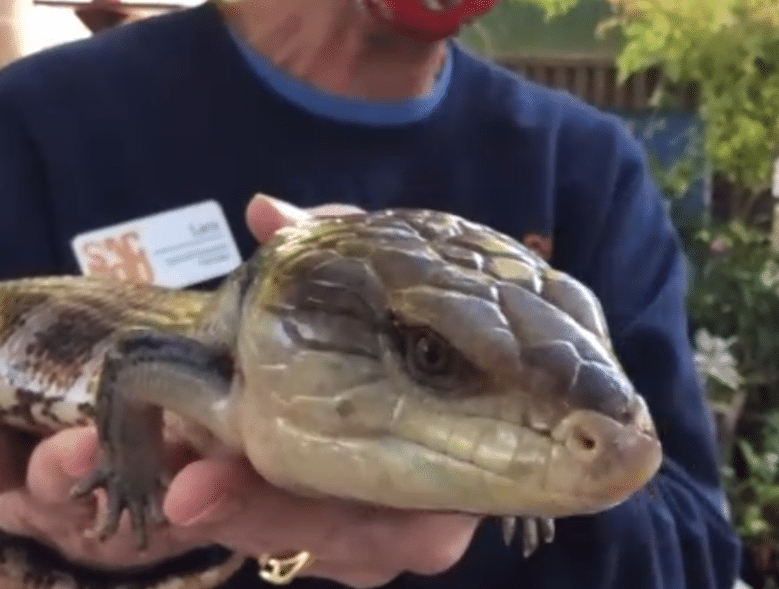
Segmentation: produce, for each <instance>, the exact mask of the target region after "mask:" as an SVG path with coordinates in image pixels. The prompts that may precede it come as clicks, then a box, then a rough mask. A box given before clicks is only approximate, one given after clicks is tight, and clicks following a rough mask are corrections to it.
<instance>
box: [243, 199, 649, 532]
mask: <svg viewBox="0 0 779 589" xmlns="http://www.w3.org/2000/svg"><path fill="white" fill-rule="evenodd" d="M264 249H265V251H264V252H263V253H262V256H263V267H264V278H263V280H261V281H259V282H258V283H257V285H256V286H254V287H253V289H252V290H251V291H250V292H249V294H248V295H247V299H246V302H245V308H244V321H243V322H242V323H243V326H244V327H242V331H241V333H240V336H239V354H240V355H241V362H240V364H241V366H243V367H244V369H243V370H244V373H243V384H242V387H241V390H240V392H239V393H238V394H239V395H240V398H241V404H240V408H241V410H240V415H241V417H240V422H241V425H240V427H241V430H242V434H241V435H242V439H243V441H244V445H245V450H246V452H247V455H248V456H249V457H250V460H251V461H252V462H253V463H254V464H255V466H256V467H257V468H258V470H259V471H260V472H262V473H263V474H264V475H265V476H266V477H267V478H268V479H269V480H270V481H271V482H274V483H277V484H279V485H281V486H284V487H286V488H291V489H297V490H300V491H303V492H308V493H317V494H319V493H321V494H327V495H336V496H341V497H345V498H351V499H357V500H362V501H368V502H371V503H379V504H384V505H390V506H395V507H402V508H416V509H435V510H456V511H465V512H473V513H482V514H492V515H534V516H543V517H561V516H565V515H572V514H582V513H591V512H596V511H600V510H602V509H606V508H608V507H611V506H613V505H615V504H617V503H619V502H621V501H623V500H624V499H626V498H627V497H628V496H630V495H631V494H632V493H633V492H635V491H636V490H638V489H640V488H641V487H643V486H644V485H645V484H646V483H647V482H648V480H649V479H650V478H651V477H652V476H653V475H654V473H655V472H656V471H657V469H658V467H659V464H660V460H661V447H660V443H659V441H658V438H657V435H656V433H655V429H654V425H653V422H652V419H651V417H650V415H649V412H648V410H647V406H646V403H645V402H644V401H643V399H642V398H641V397H640V396H639V395H638V394H637V393H636V391H635V390H634V388H633V386H632V384H631V382H630V381H629V379H628V378H627V376H626V375H625V373H624V371H623V369H622V368H621V366H620V364H619V362H618V360H617V359H616V357H615V355H614V353H613V351H612V348H611V343H610V340H609V335H608V332H607V329H606V324H605V319H604V316H603V313H602V310H601V308H600V305H599V303H598V301H597V299H596V298H595V296H594V295H593V294H592V292H591V291H589V290H588V289H587V288H586V287H584V286H583V285H582V284H580V283H579V282H577V281H576V280H574V279H573V278H571V277H569V276H568V275H566V274H563V273H561V272H558V271H556V270H554V269H552V268H551V267H550V266H549V265H548V264H547V263H546V262H545V261H543V260H542V259H541V258H539V257H538V256H536V255H535V254H534V253H532V252H531V251H530V250H528V249H527V248H525V247H524V246H522V245H521V244H519V243H517V242H516V241H514V240H512V239H510V238H509V237H507V236H505V235H502V234H500V233H497V232H495V231H492V230H490V229H488V228H486V227H483V226H480V225H476V224H473V223H470V222H467V221H465V220H463V219H461V218H459V217H455V216H452V215H448V214H443V213H433V212H429V211H413V210H398V211H383V212H378V213H373V214H369V215H364V216H354V217H343V218H326V219H317V220H311V221H306V222H304V223H302V224H299V225H296V226H293V227H290V228H287V229H284V230H282V231H281V232H280V234H279V235H278V236H277V237H276V238H275V239H274V240H273V241H272V242H271V243H269V245H268V246H266V247H265V248H264Z"/></svg>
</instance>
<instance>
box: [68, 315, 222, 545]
mask: <svg viewBox="0 0 779 589" xmlns="http://www.w3.org/2000/svg"><path fill="white" fill-rule="evenodd" d="M232 378H233V358H232V355H231V354H230V353H229V351H226V350H225V349H224V348H218V347H215V346H210V345H206V344H204V343H202V342H200V341H197V340H195V339H192V338H189V337H186V336H182V335H178V334H173V333H167V332H163V331H157V330H150V329H132V330H127V331H122V332H120V333H118V334H117V337H116V339H115V341H114V342H113V344H112V345H111V347H110V348H109V350H108V351H107V353H106V355H105V360H104V364H103V368H102V371H101V374H100V378H99V380H98V383H97V391H96V404H95V411H96V425H97V429H98V436H99V439H100V444H101V447H102V450H103V457H102V460H101V462H100V464H99V466H98V467H97V468H96V469H95V470H94V471H93V472H92V473H90V474H89V475H87V476H86V477H85V478H84V479H83V480H81V481H80V482H79V483H78V484H77V485H76V487H75V488H74V490H73V494H74V495H75V496H77V497H79V496H85V495H87V494H89V493H91V492H92V491H94V490H95V489H97V488H104V489H105V490H106V492H107V494H108V509H107V514H106V518H105V521H104V522H103V523H102V525H101V526H100V529H99V530H98V533H99V537H100V538H101V539H105V538H107V537H109V536H111V535H113V534H115V533H116V530H117V528H118V526H119V520H120V517H121V515H122V513H123V512H124V511H125V510H127V511H128V512H129V514H130V518H131V522H132V526H133V529H134V531H135V534H136V539H137V543H138V547H139V548H140V549H144V548H145V547H146V546H147V544H148V530H147V525H148V523H149V521H150V520H151V521H153V522H155V523H159V522H162V521H163V519H164V518H163V515H162V508H161V495H162V491H163V488H164V486H165V484H166V476H167V475H166V472H165V468H164V465H163V442H164V440H163V410H164V409H168V410H171V411H174V412H177V413H179V414H180V415H182V416H183V417H187V418H189V419H193V420H195V421H199V422H200V423H201V424H203V425H206V427H208V425H209V418H210V417H212V415H211V414H210V413H209V408H212V407H214V406H215V405H216V403H214V401H215V400H217V399H224V398H226V397H227V396H228V395H229V392H230V385H231V382H232Z"/></svg>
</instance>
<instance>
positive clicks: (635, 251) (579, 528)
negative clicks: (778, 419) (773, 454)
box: [527, 121, 740, 589]
mask: <svg viewBox="0 0 779 589" xmlns="http://www.w3.org/2000/svg"><path fill="white" fill-rule="evenodd" d="M599 131H600V132H599V133H598V135H597V138H596V139H595V143H599V145H594V146H593V147H594V148H595V149H593V150H592V153H594V154H597V155H593V156H589V157H581V155H580V156H579V158H578V159H579V160H580V163H577V164H574V166H581V169H580V170H578V171H575V172H574V173H573V174H572V176H575V177H580V178H590V179H591V180H590V181H589V184H587V183H583V184H581V186H583V189H582V190H581V191H580V193H579V194H578V195H574V194H573V192H574V191H573V190H572V191H571V194H570V195H569V196H568V199H567V202H564V201H558V206H560V207H568V209H569V210H568V211H560V212H559V214H560V215H563V214H564V215H565V216H566V218H567V219H568V221H567V223H569V224H570V225H569V226H568V227H567V235H569V236H571V237H570V239H569V240H568V241H569V243H568V244H565V245H566V247H565V252H564V253H561V257H562V258H565V265H566V266H569V267H570V268H571V269H572V270H573V273H574V274H577V275H578V276H579V278H581V279H582V280H583V281H584V282H585V283H587V284H589V285H590V286H591V287H592V288H593V289H594V291H595V293H596V294H597V296H598V297H599V298H600V299H601V301H602V303H603V307H604V310H605V312H606V316H607V321H608V324H609V327H610V331H611V336H612V340H613V342H614V346H615V349H616V352H617V355H618V356H619V358H620V360H621V362H622V363H623V365H624V367H625V370H626V371H627V374H628V375H629V377H630V378H631V380H632V381H633V383H634V384H635V386H636V388H637V389H638V391H639V393H640V394H642V395H643V396H644V397H645V398H646V400H647V403H648V405H649V408H650V411H651V413H652V415H653V417H654V419H655V422H656V426H657V429H658V433H659V435H660V439H661V442H662V444H663V449H664V462H663V464H662V466H661V469H660V471H659V473H658V475H657V476H656V477H655V478H654V479H653V480H652V481H651V482H650V484H649V485H648V486H647V487H646V488H645V489H644V490H642V491H640V492H638V493H636V494H635V495H634V496H632V497H631V498H630V499H629V500H628V501H627V502H625V503H624V504H622V505H620V506H618V507H616V508H614V509H611V510H609V511H607V512H604V513H601V514H599V515H595V516H590V517H576V518H568V519H565V520H562V521H560V522H559V524H558V529H559V534H558V538H557V540H556V541H555V543H554V544H553V545H551V546H549V547H548V549H547V550H544V552H543V554H539V558H538V559H537V560H533V559H531V562H530V563H528V568H529V570H528V573H529V576H530V577H531V581H530V583H529V584H528V585H527V586H528V587H529V586H533V587H565V588H569V587H570V588H572V589H573V588H574V587H614V588H617V587H631V588H632V589H671V588H673V589H683V588H688V589H692V588H696V589H714V588H715V587H716V588H721V589H732V587H733V586H734V583H735V580H736V578H737V576H738V569H739V563H740V544H739V541H738V538H737V536H736V535H735V533H734V531H733V529H732V527H731V526H730V524H729V522H728V521H727V519H726V515H725V499H724V495H723V493H722V490H721V488H720V486H719V463H718V456H717V448H716V432H715V427H714V420H713V415H712V413H711V410H710V408H709V405H708V403H707V401H706V398H705V395H704V392H703V390H702V387H701V385H700V383H699V382H698V377H697V374H696V371H695V369H694V364H693V355H692V350H691V346H690V342H689V338H688V331H687V313H686V301H685V299H686V289H687V269H686V261H685V258H684V255H683V252H682V251H681V249H680V245H679V240H678V236H677V235H676V233H675V230H674V228H673V226H672V224H671V222H670V220H669V217H668V214H667V209H666V207H665V205H664V200H663V198H662V197H661V195H660V193H659V190H658V189H657V187H656V185H655V183H654V181H653V180H652V178H651V174H650V172H649V169H648V165H647V164H646V158H645V154H644V152H643V149H642V148H641V147H640V145H639V144H638V142H637V141H636V140H634V139H633V137H632V136H630V135H629V133H628V132H627V131H626V130H624V129H623V127H622V125H621V124H619V123H616V122H614V121H608V122H607V123H606V124H604V125H603V126H602V127H601V128H600V129H599ZM578 153H579V154H581V153H582V152H581V151H578ZM566 155H567V154H565V153H561V154H560V156H561V157H565V156H566ZM572 157H573V156H571V157H569V158H568V159H569V160H570V159H571V158H572ZM587 160H589V162H588V161H587ZM598 161H599V162H600V163H598ZM598 170H600V171H601V172H602V173H595V172H597V171H598ZM598 199H601V200H600V201H599V200H598ZM569 212H570V213H571V214H568V213H569ZM562 225H563V226H565V225H566V222H562ZM566 239H568V238H566ZM564 241H565V240H563V242H564Z"/></svg>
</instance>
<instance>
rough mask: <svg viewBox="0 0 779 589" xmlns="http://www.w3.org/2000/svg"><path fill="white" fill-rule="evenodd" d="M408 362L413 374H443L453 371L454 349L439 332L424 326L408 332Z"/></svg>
mask: <svg viewBox="0 0 779 589" xmlns="http://www.w3.org/2000/svg"><path fill="white" fill-rule="evenodd" d="M405 348H406V363H407V364H408V367H409V370H410V371H412V374H414V373H416V374H420V375H427V376H443V375H445V374H447V373H449V372H450V371H451V367H452V361H453V360H454V354H453V352H454V350H452V347H451V346H450V345H449V344H448V343H447V342H446V341H445V340H444V339H443V338H442V337H441V336H439V335H438V334H436V333H434V332H432V331H430V330H428V329H424V328H411V329H409V330H408V332H407V333H406V346H405Z"/></svg>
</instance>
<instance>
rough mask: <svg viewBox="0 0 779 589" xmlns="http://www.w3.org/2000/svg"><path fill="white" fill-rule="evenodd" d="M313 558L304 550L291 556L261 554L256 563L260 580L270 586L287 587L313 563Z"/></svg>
mask: <svg viewBox="0 0 779 589" xmlns="http://www.w3.org/2000/svg"><path fill="white" fill-rule="evenodd" d="M313 560H314V558H313V557H312V556H311V553H310V552H308V551H306V550H301V551H300V552H298V553H296V554H293V555H292V556H283V557H282V556H271V555H270V554H267V553H263V554H262V555H261V556H260V558H258V559H257V562H258V563H259V565H260V578H261V579H262V580H263V581H266V582H267V583H270V584H271V585H288V584H289V583H291V582H292V581H294V580H295V577H296V576H297V575H298V574H299V573H300V572H301V571H302V570H303V569H304V568H306V567H307V566H309V565H310V564H311V563H312V562H313Z"/></svg>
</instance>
